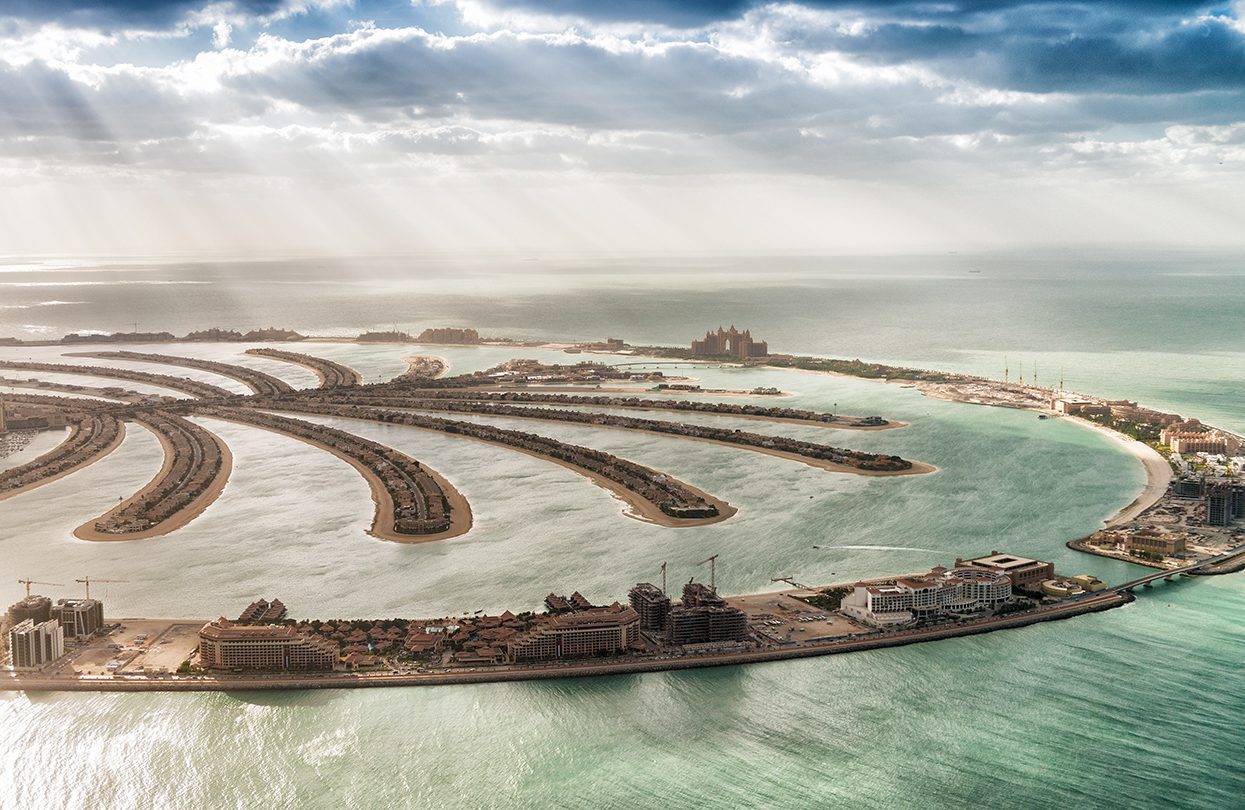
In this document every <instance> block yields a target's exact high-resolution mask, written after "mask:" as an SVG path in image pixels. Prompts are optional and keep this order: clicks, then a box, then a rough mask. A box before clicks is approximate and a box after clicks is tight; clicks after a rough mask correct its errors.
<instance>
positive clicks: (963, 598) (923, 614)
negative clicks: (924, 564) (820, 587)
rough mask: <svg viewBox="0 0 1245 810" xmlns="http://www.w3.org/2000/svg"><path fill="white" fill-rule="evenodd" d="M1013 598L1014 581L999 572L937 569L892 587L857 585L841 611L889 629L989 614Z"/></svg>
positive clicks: (847, 597)
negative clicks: (934, 619)
mask: <svg viewBox="0 0 1245 810" xmlns="http://www.w3.org/2000/svg"><path fill="white" fill-rule="evenodd" d="M1011 596H1012V582H1011V580H1010V579H1009V578H1008V577H1007V575H1006V574H1002V573H1000V572H998V571H986V570H982V569H980V568H952V569H946V568H935V569H934V570H933V571H930V572H929V573H928V574H926V575H924V576H919V577H905V578H904V579H897V580H895V581H894V582H889V583H867V582H861V583H857V584H856V586H855V587H854V589H853V591H852V593H850V594H848V595H847V596H846V597H844V598H843V601H842V603H841V604H840V606H839V609H840V610H841V611H842V612H843V614H844V615H846V616H849V617H851V618H853V619H859V620H860V621H862V622H864V623H865V624H870V625H873V626H874V627H886V626H893V625H901V624H907V623H909V622H912V621H915V620H916V619H925V618H930V617H933V616H941V615H944V614H948V613H972V612H975V611H979V610H986V609H987V608H992V607H997V606H998V605H1001V604H1003V603H1004V602H1006V601H1007V600H1008V599H1010V598H1011Z"/></svg>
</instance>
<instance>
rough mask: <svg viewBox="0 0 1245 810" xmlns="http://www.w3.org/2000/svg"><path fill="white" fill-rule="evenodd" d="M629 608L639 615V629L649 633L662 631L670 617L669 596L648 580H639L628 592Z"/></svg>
mask: <svg viewBox="0 0 1245 810" xmlns="http://www.w3.org/2000/svg"><path fill="white" fill-rule="evenodd" d="M627 596H628V598H630V600H631V609H632V610H634V611H635V612H636V613H637V614H638V615H639V617H640V629H641V630H645V631H648V632H651V633H664V632H665V630H666V623H667V621H668V620H669V618H670V597H669V596H666V594H665V592H663V591H662V589H661V588H658V587H657V586H656V585H654V584H652V583H650V582H641V583H640V584H638V585H636V586H635V587H634V588H632V589H631V590H630V591H629V592H628V594H627Z"/></svg>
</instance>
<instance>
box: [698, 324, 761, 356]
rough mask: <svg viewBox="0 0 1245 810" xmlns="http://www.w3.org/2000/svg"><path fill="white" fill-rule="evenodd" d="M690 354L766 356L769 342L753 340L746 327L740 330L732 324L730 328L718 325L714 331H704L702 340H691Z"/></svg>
mask: <svg viewBox="0 0 1245 810" xmlns="http://www.w3.org/2000/svg"><path fill="white" fill-rule="evenodd" d="M692 354H694V355H696V356H698V357H720V356H722V355H730V356H731V357H738V358H741V359H746V358H748V357H766V356H768V355H769V344H768V343H766V342H765V341H764V340H753V339H752V332H751V331H749V330H747V329H745V330H744V331H742V332H740V331H739V330H738V329H736V328H735V327H734V326H733V325H732V326H731V328H730V329H723V328H722V327H720V326H719V327H718V331H716V332H713V331H709V332H705V337H704V339H703V340H693V341H692Z"/></svg>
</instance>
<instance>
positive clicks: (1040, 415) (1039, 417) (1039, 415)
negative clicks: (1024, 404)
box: [1038, 413, 1050, 419]
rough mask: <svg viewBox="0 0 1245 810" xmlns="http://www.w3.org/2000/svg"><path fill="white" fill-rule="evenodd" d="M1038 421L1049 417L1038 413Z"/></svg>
mask: <svg viewBox="0 0 1245 810" xmlns="http://www.w3.org/2000/svg"><path fill="white" fill-rule="evenodd" d="M1038 419H1050V417H1049V416H1047V415H1046V414H1044V413H1039V414H1038Z"/></svg>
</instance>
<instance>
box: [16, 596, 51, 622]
mask: <svg viewBox="0 0 1245 810" xmlns="http://www.w3.org/2000/svg"><path fill="white" fill-rule="evenodd" d="M50 618H52V600H51V599H48V598H47V597H46V596H38V595H35V596H27V597H26V598H25V599H23V600H22V601H20V602H15V603H13V604H12V605H10V606H9V624H20V623H21V622H23V621H25V620H26V619H33V620H34V623H35V624H42V623H43V622H46V621H47V620H48V619H50Z"/></svg>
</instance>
